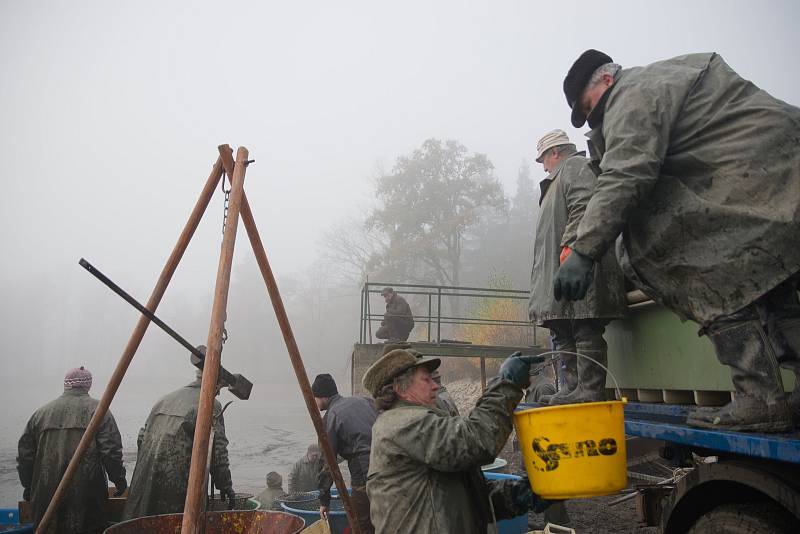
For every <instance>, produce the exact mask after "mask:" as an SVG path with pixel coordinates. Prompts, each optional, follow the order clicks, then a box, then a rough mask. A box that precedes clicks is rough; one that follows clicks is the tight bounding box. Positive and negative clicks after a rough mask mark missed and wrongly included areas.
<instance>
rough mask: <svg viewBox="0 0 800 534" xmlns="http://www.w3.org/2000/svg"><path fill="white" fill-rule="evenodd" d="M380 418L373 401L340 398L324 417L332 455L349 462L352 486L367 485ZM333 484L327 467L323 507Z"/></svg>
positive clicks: (323, 474) (320, 482) (322, 480)
mask: <svg viewBox="0 0 800 534" xmlns="http://www.w3.org/2000/svg"><path fill="white" fill-rule="evenodd" d="M377 417H378V412H377V410H376V409H375V405H374V404H373V401H372V399H369V398H367V397H342V396H341V395H334V396H333V397H331V398H330V402H329V404H328V409H327V410H326V412H325V415H324V416H323V417H322V422H323V423H324V424H325V432H326V434H327V435H328V441H329V442H330V444H331V448H332V449H333V453H334V454H335V455H338V456H341V457H342V458H344V459H345V460H347V468H348V469H349V470H350V480H351V484H352V486H353V487H358V486H364V485H365V484H366V483H367V472H368V470H369V452H370V448H371V447H372V425H373V424H375V419H376V418H377ZM322 463H323V464H324V462H322ZM332 483H333V479H332V477H331V474H330V470H329V469H328V466H327V465H324V466H323V468H322V470H321V471H320V474H319V480H318V485H319V490H320V499H319V500H320V503H321V504H323V505H327V504H328V503H329V502H330V488H331V484H332Z"/></svg>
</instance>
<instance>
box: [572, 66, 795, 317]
mask: <svg viewBox="0 0 800 534" xmlns="http://www.w3.org/2000/svg"><path fill="white" fill-rule="evenodd" d="M590 119H592V123H593V125H594V126H595V128H594V129H593V130H592V131H591V132H590V133H589V134H588V136H589V138H590V141H591V146H590V148H591V149H592V151H593V155H595V156H596V157H597V158H598V159H599V165H600V169H601V170H602V173H601V174H600V175H599V177H598V181H597V186H596V187H595V192H594V195H593V196H592V199H591V200H590V201H589V204H588V206H587V207H586V212H585V214H584V217H583V220H582V221H581V224H580V226H579V228H578V238H577V240H576V242H575V246H574V247H573V249H574V250H576V251H578V252H580V253H582V254H585V255H587V256H590V257H592V258H599V257H601V256H602V254H603V252H604V251H605V250H606V248H607V247H609V245H611V244H612V243H613V242H614V239H615V238H616V237H617V235H618V234H619V233H620V232H622V234H623V243H624V247H623V252H624V255H626V256H627V258H628V260H627V261H625V262H623V267H626V268H625V271H626V275H629V276H630V277H631V278H632V279H633V281H634V282H635V283H636V284H637V285H638V286H639V287H640V288H641V289H642V290H643V291H644V292H645V293H647V294H648V295H650V296H651V297H654V298H655V299H656V300H658V301H660V302H662V303H663V304H665V305H666V306H668V307H669V308H671V309H672V310H674V311H676V312H677V313H678V314H680V315H681V316H682V317H684V318H688V319H693V320H695V321H697V322H699V323H701V324H704V325H705V324H708V323H709V322H711V321H713V320H714V319H716V318H719V317H720V316H723V315H727V314H730V313H732V312H734V311H737V310H739V309H741V308H743V307H744V306H746V305H748V304H750V303H752V302H753V301H754V300H755V299H757V298H758V297H760V296H761V295H763V294H764V293H766V292H767V291H769V290H770V289H772V288H774V287H775V286H777V285H778V284H780V283H781V282H783V281H784V280H786V279H787V278H789V277H790V276H792V275H793V274H794V273H796V272H797V271H798V270H800V246H798V243H800V109H798V108H797V107H795V106H791V105H789V104H787V103H785V102H783V101H781V100H778V99H776V98H774V97H772V96H770V95H769V94H768V93H767V92H766V91H763V90H761V89H759V88H758V87H756V86H755V85H754V84H753V83H751V82H749V81H747V80H745V79H743V78H742V77H740V76H739V75H738V74H736V72H734V71H733V69H731V68H730V67H729V66H728V65H727V64H726V63H725V61H723V59H722V58H721V57H720V56H719V55H717V54H714V53H708V54H691V55H686V56H679V57H676V58H673V59H669V60H666V61H660V62H658V63H653V64H652V65H648V66H646V67H635V68H631V69H624V70H622V71H621V72H620V73H619V74H618V77H617V79H616V81H615V83H614V85H612V86H611V88H610V89H609V90H608V91H606V93H605V95H604V99H603V100H601V102H600V103H598V105H597V106H596V107H595V110H593V112H592V116H591V117H590ZM601 121H602V122H601ZM598 123H600V125H599V126H598V125H597V124H598ZM625 263H627V265H625Z"/></svg>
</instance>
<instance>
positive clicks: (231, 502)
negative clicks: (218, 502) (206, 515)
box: [222, 487, 236, 510]
mask: <svg viewBox="0 0 800 534" xmlns="http://www.w3.org/2000/svg"><path fill="white" fill-rule="evenodd" d="M222 495H224V496H225V498H226V499H228V510H233V509H234V508H236V492H235V491H233V487H229V488H225V489H224V490H222Z"/></svg>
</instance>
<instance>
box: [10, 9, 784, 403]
mask: <svg viewBox="0 0 800 534" xmlns="http://www.w3.org/2000/svg"><path fill="white" fill-rule="evenodd" d="M798 20H800V4H798V3H797V2H792V1H785V2H777V1H776V2H759V3H755V2H752V1H724V2H723V1H716V2H705V1H704V2H689V1H678V2H675V1H673V2H661V3H654V2H618V3H612V2H593V3H591V2H568V3H549V4H548V3H546V2H541V1H535V2H534V1H528V2H501V1H486V2H466V1H452V2H438V1H435V2H432V1H430V0H429V1H419V2H416V1H405V2H375V1H368V2H367V1H365V2H346V1H345V2H225V3H220V2H197V1H195V2H191V3H190V2H183V3H178V2H145V1H139V2H126V3H123V2H107V1H96V2H67V1H63V2H32V1H21V0H19V1H18V0H13V1H9V0H6V1H3V2H0V47H1V48H0V49H2V51H3V53H2V56H0V67H1V69H0V72H2V83H0V118H1V119H2V128H0V156H2V157H0V175H2V178H3V182H2V184H3V189H2V194H1V195H0V221H1V222H2V229H3V231H2V235H3V238H2V239H3V250H4V258H3V261H2V265H0V275H1V276H2V288H3V289H2V297H3V313H2V315H0V319H2V323H1V325H0V333H2V338H3V341H4V343H3V348H2V349H0V350H1V354H2V356H0V358H2V362H3V363H4V367H5V368H6V369H8V371H7V372H6V373H4V374H3V379H2V380H3V382H2V383H0V386H4V387H5V385H8V384H10V383H11V381H12V380H18V379H19V378H20V374H21V373H22V371H20V369H22V370H23V371H24V372H25V373H30V372H31V371H33V370H36V369H38V368H40V367H42V366H43V367H45V368H48V367H49V366H50V365H52V366H53V368H55V371H54V372H55V373H56V374H58V375H61V374H63V371H64V370H65V367H69V366H71V365H70V363H71V362H74V361H75V359H76V357H78V356H76V355H80V357H83V358H86V359H88V360H87V361H89V362H90V363H91V364H92V365H94V369H93V371H94V372H95V375H96V376H102V377H103V378H102V380H99V381H98V382H102V383H104V382H105V381H106V380H107V376H108V374H109V373H110V371H111V369H112V368H113V364H114V362H115V361H116V359H117V358H118V355H119V353H120V352H121V350H122V348H123V346H124V342H125V340H127V336H128V334H129V333H130V330H131V329H132V327H133V324H134V323H135V320H136V314H135V313H134V312H133V311H132V310H128V309H124V311H121V310H122V309H123V308H124V307H126V306H127V305H123V304H122V303H121V301H118V299H117V297H115V296H113V295H111V294H110V292H108V290H107V289H105V288H104V287H102V286H101V285H100V284H99V283H98V282H96V281H95V280H93V279H92V278H91V277H90V276H88V275H87V274H86V273H85V272H84V271H83V270H82V269H81V268H80V267H78V265H77V261H78V259H79V258H80V257H81V256H85V257H86V258H87V259H89V260H90V261H91V262H93V263H94V264H95V265H96V266H98V267H99V268H100V269H101V270H104V271H105V272H106V273H107V274H109V275H110V276H111V277H112V278H114V279H115V280H117V281H118V282H119V283H120V284H121V285H123V287H125V288H126V289H127V290H129V291H130V292H131V293H133V294H134V295H136V296H137V297H138V298H140V299H141V300H146V298H147V295H148V294H149V292H150V290H151V289H152V286H153V284H154V282H155V279H156V277H157V275H158V273H159V271H160V270H161V268H162V266H163V262H164V260H165V259H166V257H167V255H168V254H169V252H170V250H171V248H172V246H173V245H174V243H175V240H176V238H177V236H178V234H179V232H180V229H181V227H182V226H183V224H184V222H185V220H186V217H187V216H188V214H189V212H190V210H191V207H192V206H193V204H194V202H195V200H196V198H197V195H198V193H199V191H200V189H201V187H202V184H203V182H204V181H205V179H206V177H207V176H208V173H209V171H210V168H211V165H212V164H213V162H214V160H215V159H216V154H217V152H216V147H217V145H218V144H220V143H229V144H231V145H232V146H234V147H236V146H238V145H244V146H246V147H248V148H249V150H250V154H251V158H254V159H255V160H256V163H255V164H254V165H252V166H251V167H250V168H249V170H248V173H247V179H246V184H245V186H246V190H247V192H248V197H249V199H250V203H251V205H252V207H253V210H254V214H255V217H256V221H257V223H258V225H259V228H260V231H261V233H262V238H263V240H264V243H265V245H266V248H267V252H268V254H269V256H270V259H271V262H272V264H273V268H274V269H275V271H276V273H277V275H278V276H279V277H290V276H291V277H300V276H302V274H303V273H305V272H307V270H308V269H310V268H311V267H312V264H313V263H314V262H315V261H317V259H318V257H319V246H318V245H319V239H320V237H321V235H322V233H323V232H324V231H325V230H326V229H328V228H330V227H331V226H332V225H334V224H336V223H337V221H340V220H341V219H342V218H344V217H348V216H352V215H356V216H358V215H359V214H360V213H363V212H364V211H365V210H367V209H368V208H369V207H370V206H372V204H373V202H374V201H373V199H372V198H371V193H372V186H373V179H374V177H375V174H376V172H377V170H378V169H381V168H383V169H389V168H391V166H392V164H393V161H394V159H395V158H396V157H397V156H398V155H402V154H407V153H408V152H410V151H411V150H413V149H414V148H416V147H417V146H419V145H420V144H421V143H422V141H424V140H425V139H427V138H429V137H439V138H450V139H458V140H459V141H461V142H462V143H464V144H465V145H466V146H467V147H468V148H469V149H470V150H473V151H477V152H483V153H486V154H487V155H488V157H489V158H490V159H491V161H492V162H493V163H494V164H495V167H496V174H497V176H498V177H499V178H500V180H501V181H502V182H503V184H504V186H505V188H506V192H507V193H508V194H512V193H513V188H514V183H515V180H516V174H517V169H518V167H519V165H520V163H521V161H522V160H523V159H527V160H531V159H532V155H533V152H534V149H535V145H536V140H537V139H538V137H539V136H540V135H541V134H542V133H544V132H546V131H548V130H550V129H553V128H563V129H565V130H567V131H568V132H569V133H570V135H571V136H572V137H573V138H574V139H576V140H578V144H579V145H583V144H584V143H583V141H582V137H581V136H582V132H578V131H576V130H574V129H571V128H568V126H569V109H568V108H567V106H566V103H565V101H564V96H563V93H562V92H561V82H562V80H563V77H564V74H565V73H566V70H567V69H568V68H569V66H570V65H571V63H572V61H573V60H574V59H575V57H577V55H578V54H579V53H580V52H582V51H583V50H584V49H586V48H590V47H591V48H598V49H600V50H603V51H605V52H607V53H608V54H610V55H611V56H612V57H613V58H614V59H615V60H616V61H617V62H619V63H622V64H623V66H633V65H641V64H646V63H649V62H652V61H656V60H659V59H664V58H667V57H671V56H675V55H679V54H683V53H690V52H701V51H717V52H719V53H721V54H722V56H723V57H724V58H725V59H726V60H727V61H728V63H729V64H730V65H731V66H732V67H733V68H734V69H736V70H737V71H738V72H739V73H740V74H742V75H743V76H745V77H746V78H749V79H752V80H753V81H755V82H756V84H758V85H759V86H760V87H762V88H764V89H766V90H768V91H769V92H770V93H772V94H773V95H775V96H777V97H779V98H781V99H784V100H786V101H788V102H790V103H792V104H795V105H798V104H800V91H799V90H798V83H799V82H800V74H798V71H797V68H796V66H797V65H798V49H799V48H798V44H800V43H798V40H799V39H798V37H797V21H798ZM541 175H542V171H541V169H540V168H539V167H536V168H535V170H534V176H535V178H536V179H537V180H538V179H539V178H540V177H541ZM220 200H221V199H220V196H219V195H217V196H216V197H215V200H214V201H213V203H212V205H211V207H210V208H209V212H208V214H207V217H206V219H205V221H204V223H203V225H202V226H201V228H200V231H199V232H198V234H197V235H196V236H195V238H194V241H193V243H192V245H191V246H190V248H189V250H188V252H187V255H186V258H185V259H184V262H183V263H182V266H181V268H180V269H179V270H178V273H177V274H176V277H175V279H174V281H173V283H172V285H171V286H170V289H169V291H168V292H167V295H166V297H165V300H164V304H163V305H162V309H163V310H164V311H165V313H169V311H170V310H174V309H178V308H179V307H180V306H186V305H188V306H191V307H193V308H194V309H196V310H197V314H196V317H194V319H197V320H196V321H194V322H191V324H190V322H189V321H188V319H186V318H178V319H176V321H177V322H178V323H179V325H178V326H180V327H181V328H182V329H183V331H184V332H186V331H188V332H189V333H191V334H192V335H193V336H194V337H196V338H204V336H205V333H206V331H207V328H208V315H209V313H210V293H211V290H212V288H213V282H214V277H215V272H216V267H217V259H218V254H219V243H220V240H221V236H220V225H221V204H220ZM238 244H239V247H238V249H237V255H236V260H235V262H236V263H238V264H239V265H241V264H242V263H243V262H245V263H246V262H252V260H251V259H250V258H251V253H250V250H249V245H248V243H247V240H246V237H245V235H244V232H243V230H242V229H241V228H240V236H239V241H238ZM236 271H237V266H236V264H235V265H234V273H236ZM234 276H236V274H234ZM236 298H237V295H236V294H234V293H232V294H231V298H230V301H229V306H230V307H231V308H234V307H235V306H236ZM265 298H266V297H265ZM44 310H47V312H46V313H45V311H44ZM111 310H114V311H113V312H112V311H111ZM40 311H41V313H39V312H40ZM267 311H269V310H265V313H266V312H267ZM120 316H122V317H124V318H125V322H122V323H119V322H118V321H116V320H113V321H112V320H110V319H109V317H114V318H117V317H120ZM357 320H358V318H357V315H355V314H354V315H353V317H352V331H353V338H354V339H353V340H352V341H355V333H356V332H357V328H358V325H357ZM108 323H114V324H108ZM148 340H149V337H148ZM298 341H299V342H300V343H301V346H302V345H303V343H305V342H306V341H305V340H304V339H299V340H298ZM147 342H148V341H146V343H147ZM320 343H321V342H318V346H317V350H324V349H323V348H322V345H321V344H320ZM98 348H102V349H103V350H104V351H106V353H105V354H97V353H96V352H97V349H98ZM274 348H275V350H276V351H277V352H281V353H282V354H284V355H285V349H284V348H283V347H282V346H280V344H278V346H276V347H274ZM339 349H341V347H337V350H339ZM31 358H33V360H31ZM22 360H24V361H22ZM31 361H34V362H35V364H32V363H31ZM287 367H288V366H287ZM312 367H313V365H312ZM140 371H141V370H140ZM98 394H99V393H98Z"/></svg>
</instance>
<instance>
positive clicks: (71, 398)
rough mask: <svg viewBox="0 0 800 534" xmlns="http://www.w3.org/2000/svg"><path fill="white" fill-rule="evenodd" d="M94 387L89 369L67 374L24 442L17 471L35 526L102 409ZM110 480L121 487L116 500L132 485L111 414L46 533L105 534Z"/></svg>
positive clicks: (31, 424) (28, 427)
mask: <svg viewBox="0 0 800 534" xmlns="http://www.w3.org/2000/svg"><path fill="white" fill-rule="evenodd" d="M91 387H92V373H90V372H89V370H88V369H84V368H83V367H80V368H76V369H71V370H70V371H68V372H67V374H66V376H65V377H64V393H63V394H62V395H61V396H60V397H58V398H57V399H55V400H54V401H52V402H50V403H48V404H46V405H44V406H42V407H41V408H39V409H38V410H36V412H35V413H34V414H33V415H32V416H31V418H30V420H29V421H28V424H27V425H26V426H25V431H24V432H23V434H22V437H21V438H19V456H17V471H19V480H20V482H21V483H22V487H23V488H24V492H23V498H24V499H25V500H26V501H31V504H32V511H33V524H34V527H37V526H38V525H39V522H40V521H41V519H42V517H43V516H44V513H45V510H47V506H48V505H49V504H50V499H51V498H52V497H53V494H54V493H55V491H56V488H57V487H58V484H59V482H61V477H62V476H63V475H64V471H66V469H67V464H69V461H70V460H71V459H72V455H73V454H74V452H75V449H77V448H78V443H79V442H80V440H81V438H82V437H83V433H84V432H85V430H86V427H87V426H89V421H90V420H91V419H92V415H93V414H94V412H95V410H96V408H97V405H98V403H99V401H98V400H97V399H93V398H92V397H90V396H89V389H90V388H91ZM106 477H108V480H110V481H111V482H113V483H114V485H116V487H117V492H116V494H115V496H117V497H118V496H120V495H122V494H123V492H124V491H125V488H126V487H127V485H128V484H127V482H126V480H125V467H124V466H123V464H122V439H121V438H120V435H119V429H118V428H117V423H116V421H114V416H113V415H111V412H110V411H109V412H108V413H106V415H105V417H104V418H103V422H102V423H101V424H100V429H99V430H98V431H97V435H96V436H95V438H94V441H93V442H92V445H91V446H90V447H89V450H88V451H87V452H86V454H85V455H84V457H83V459H82V460H81V462H80V463H79V464H78V471H77V472H76V473H75V478H74V480H73V481H72V484H70V485H69V486H68V487H67V491H66V493H65V494H64V496H63V497H64V498H63V500H62V501H61V505H60V506H59V508H58V511H57V513H56V517H55V520H54V521H51V522H50V525H49V527H48V530H47V532H48V533H63V532H97V533H99V532H102V531H103V529H105V527H106V522H107V521H108V518H107V517H106V504H107V501H108V483H107V482H106Z"/></svg>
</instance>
